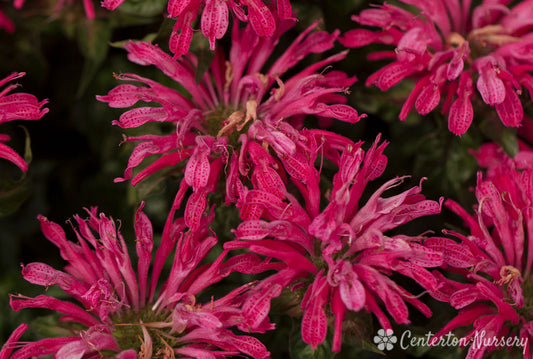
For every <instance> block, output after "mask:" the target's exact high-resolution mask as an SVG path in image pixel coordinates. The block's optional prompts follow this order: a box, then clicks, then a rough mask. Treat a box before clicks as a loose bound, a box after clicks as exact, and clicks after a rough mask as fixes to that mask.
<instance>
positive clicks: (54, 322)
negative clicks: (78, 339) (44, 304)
mask: <svg viewBox="0 0 533 359" xmlns="http://www.w3.org/2000/svg"><path fill="white" fill-rule="evenodd" d="M59 317H60V314H59V313H57V314H50V315H46V316H43V317H38V318H36V319H34V320H33V321H32V322H31V324H30V326H31V328H32V330H33V331H35V333H36V334H37V335H38V336H40V337H42V338H57V337H69V336H72V335H73V333H72V330H70V329H67V327H66V326H65V324H64V323H63V322H61V321H60V320H59ZM72 324H73V323H69V327H70V328H71V327H72ZM80 329H82V327H81V325H80Z"/></svg>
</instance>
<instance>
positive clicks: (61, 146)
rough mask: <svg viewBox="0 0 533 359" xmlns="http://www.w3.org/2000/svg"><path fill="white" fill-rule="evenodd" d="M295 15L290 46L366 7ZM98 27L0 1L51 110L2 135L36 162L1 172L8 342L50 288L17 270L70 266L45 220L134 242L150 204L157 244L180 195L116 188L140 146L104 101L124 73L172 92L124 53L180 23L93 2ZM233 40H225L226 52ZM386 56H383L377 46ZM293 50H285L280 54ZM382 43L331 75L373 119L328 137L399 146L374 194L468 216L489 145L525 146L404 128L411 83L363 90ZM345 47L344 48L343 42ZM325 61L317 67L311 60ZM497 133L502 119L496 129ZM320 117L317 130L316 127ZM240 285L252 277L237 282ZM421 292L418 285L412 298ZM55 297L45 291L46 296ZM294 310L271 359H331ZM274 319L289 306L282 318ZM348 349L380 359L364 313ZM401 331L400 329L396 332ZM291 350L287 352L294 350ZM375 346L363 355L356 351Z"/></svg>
mask: <svg viewBox="0 0 533 359" xmlns="http://www.w3.org/2000/svg"><path fill="white" fill-rule="evenodd" d="M291 2H292V4H293V6H294V8H295V9H296V11H297V16H298V17H299V18H300V19H301V20H300V22H299V23H298V24H297V26H296V27H295V28H294V29H293V30H291V32H289V34H288V35H286V36H285V37H284V38H282V42H283V41H285V42H286V43H287V44H289V43H290V42H291V41H292V40H293V39H294V38H295V36H296V34H297V32H298V31H301V30H302V29H304V28H305V27H306V26H307V25H308V24H309V23H311V22H312V21H314V20H316V19H321V18H322V19H323V24H322V25H321V26H322V28H324V29H326V30H328V31H333V30H335V29H340V30H341V31H347V30H349V29H351V28H353V27H354V26H355V23H354V22H352V21H351V20H350V16H351V15H352V14H355V13H359V12H360V11H361V10H362V9H364V8H367V7H368V6H369V4H370V2H369V1H366V0H335V1H331V0H292V1H291ZM94 3H95V8H96V19H95V20H88V19H87V18H86V16H85V13H84V10H83V6H82V1H66V2H65V5H64V6H63V7H62V8H61V10H60V11H57V10H55V9H54V8H55V6H56V4H57V3H56V1H53V0H27V1H26V3H25V4H24V6H23V8H22V9H20V10H16V9H14V8H13V6H12V1H1V2H0V9H1V10H2V11H3V12H4V13H6V14H7V15H8V16H9V17H10V18H11V19H12V20H13V21H14V23H15V26H16V30H15V32H13V33H7V32H5V31H0V78H4V77H5V76H7V75H8V74H10V73H11V72H14V71H24V72H26V73H27V75H26V76H25V77H24V78H22V79H20V80H19V83H21V84H22V89H20V90H19V91H24V92H28V93H32V94H35V95H36V96H37V97H38V98H39V99H44V98H47V99H49V104H48V105H47V107H49V109H50V112H49V113H48V114H46V115H45V116H44V118H43V119H41V120H40V121H35V122H29V121H24V123H23V125H24V127H22V126H21V123H19V122H17V121H15V122H13V123H8V124H3V125H2V128H1V129H0V131H1V132H2V133H8V134H10V135H11V136H12V140H11V141H10V143H9V144H10V145H11V146H12V147H13V148H15V149H16V150H17V151H18V152H19V153H21V154H25V155H26V157H27V158H28V159H29V158H30V157H31V163H30V167H29V171H28V172H27V173H26V174H24V175H22V174H21V173H20V171H19V170H18V169H17V168H15V166H13V165H11V164H10V163H6V161H2V163H0V197H1V199H0V215H1V216H0V343H3V342H4V341H5V339H6V338H7V336H8V335H9V334H10V332H11V331H12V330H13V329H14V328H15V327H16V326H17V325H18V324H20V323H21V322H23V321H25V322H31V321H32V320H34V319H35V318H36V317H37V316H38V315H40V314H47V313H38V312H36V311H30V310H24V311H21V312H19V313H15V312H12V311H11V310H10V308H9V305H8V301H9V297H8V294H10V293H13V294H14V293H23V294H25V295H28V296H34V295H37V294H42V293H43V288H41V287H37V286H33V285H30V284H28V283H26V282H25V281H24V280H23V279H22V277H21V275H20V263H29V262H32V261H41V262H46V263H49V264H50V265H52V266H54V267H56V268H61V267H62V266H63V265H64V263H62V262H61V260H60V258H59V255H58V252H57V249H56V248H55V247H54V246H53V245H52V244H50V243H49V242H48V241H46V240H45V238H44V236H43V235H42V234H41V231H40V226H39V222H38V221H37V219H36V218H37V215H38V214H42V215H44V216H46V217H48V218H49V219H50V220H52V221H55V222H57V223H60V224H62V225H63V227H64V228H65V230H66V232H67V235H68V236H70V238H71V239H72V238H73V237H72V234H73V233H72V231H70V228H68V227H69V226H70V225H69V224H68V223H67V222H66V221H67V220H68V219H69V218H71V217H72V215H73V214H76V213H79V214H83V212H84V210H83V208H84V207H86V208H88V207H90V206H98V207H99V209H100V210H101V211H102V212H104V213H106V214H108V215H110V216H112V217H113V218H115V219H118V218H119V219H120V221H121V231H122V233H123V234H124V236H125V238H126V239H129V240H130V241H131V240H132V239H133V238H134V235H133V221H132V218H133V214H134V212H135V210H136V209H137V207H138V205H139V203H140V200H146V201H147V204H146V207H145V209H146V213H147V214H148V216H149V217H150V219H151V220H152V222H153V223H154V228H155V232H156V233H161V228H162V226H163V223H164V221H165V218H166V215H167V213H168V208H169V207H170V204H171V201H172V199H173V197H174V194H175V192H176V189H177V183H176V181H175V180H173V179H172V178H165V177H161V178H156V179H155V180H151V181H150V182H147V183H141V184H140V185H138V187H137V188H132V187H131V185H130V184H129V182H124V183H114V182H113V179H114V178H115V177H121V176H122V175H123V171H124V169H125V167H126V163H127V159H128V157H129V154H130V153H131V150H132V146H131V144H126V145H123V146H119V144H120V142H121V139H122V131H121V130H120V129H119V128H118V127H116V126H112V125H111V122H112V121H113V120H115V119H117V118H118V116H119V115H120V114H121V113H122V112H123V111H122V110H120V109H118V110H117V109H110V108H109V107H108V106H107V105H106V104H104V103H100V102H98V101H96V100H95V96H96V95H103V94H106V93H107V92H108V91H109V90H110V89H112V88H113V87H115V86H116V85H117V84H118V81H117V80H116V79H115V78H114V77H113V74H114V73H121V72H133V73H137V74H142V75H143V76H145V77H149V78H153V79H155V80H158V81H168V80H167V79H164V76H163V75H162V74H161V73H159V72H158V71H157V70H155V69H153V68H150V67H142V66H138V65H135V64H133V63H130V62H129V61H128V60H127V58H126V53H125V51H124V50H123V49H122V48H121V43H122V42H123V41H126V40H129V39H148V40H152V41H154V42H157V43H158V44H159V45H160V46H161V47H162V48H163V49H166V48H167V39H168V35H169V33H170V29H171V28H172V25H173V20H171V19H167V18H166V17H165V16H164V12H165V7H166V3H167V1H166V0H126V1H125V3H124V4H123V5H122V6H121V7H120V8H119V9H118V10H116V11H114V12H109V11H107V10H105V9H102V8H99V6H98V2H97V1H94ZM228 44H229V40H228V36H226V37H225V38H224V39H222V40H221V41H219V42H218V46H227V45H228ZM378 47H379V46H378ZM283 48H285V46H284V45H282V46H279V47H278V49H283ZM374 49H375V48H374V47H373V46H368V47H366V48H362V49H352V50H350V52H349V55H348V57H347V58H346V59H345V60H344V61H343V62H342V63H339V64H335V65H334V67H335V69H341V70H344V71H345V72H347V73H348V74H350V75H356V76H357V78H358V79H359V81H358V82H357V83H356V84H355V85H354V86H353V87H352V88H351V89H350V94H349V97H348V98H349V103H350V104H351V105H352V106H353V107H355V108H356V109H357V110H358V111H359V112H364V113H367V114H368V117H367V118H365V119H363V120H361V121H360V122H359V123H357V124H355V125H347V124H342V123H334V124H333V125H332V128H331V130H333V131H335V132H338V133H342V134H344V135H346V136H348V137H350V138H352V139H354V140H359V139H361V140H364V141H366V145H365V148H368V146H369V145H370V143H371V142H372V141H373V140H374V139H375V137H376V135H377V134H378V133H381V134H382V139H384V140H387V141H389V142H390V144H389V146H388V148H387V149H386V151H385V154H386V155H387V156H388V158H389V163H388V167H387V170H386V172H385V174H383V175H382V177H380V178H379V179H378V180H376V181H374V182H375V183H373V184H370V185H369V188H368V190H367V192H366V193H367V196H368V195H370V194H371V193H372V190H373V189H375V188H377V187H378V186H379V185H381V184H382V183H384V182H385V181H386V180H387V179H389V178H392V177H395V176H398V175H412V180H411V181H410V182H409V184H408V185H409V186H414V185H416V184H418V182H419V180H420V178H422V177H427V178H428V179H427V180H426V181H425V182H424V192H423V193H424V194H426V196H427V197H428V198H431V199H438V198H439V197H440V196H444V197H446V198H453V199H454V200H456V201H458V202H459V203H461V204H462V205H464V206H465V208H471V206H472V205H473V203H474V196H473V195H472V193H471V187H472V186H473V185H475V181H474V178H475V172H476V171H477V167H476V162H475V160H474V158H473V157H472V156H471V155H470V154H469V152H468V151H469V149H470V148H477V147H478V146H479V145H480V144H481V143H482V142H484V141H486V140H487V139H493V140H497V141H499V142H500V143H504V144H505V148H506V149H507V150H508V151H509V152H510V153H512V152H513V151H514V150H515V149H516V135H515V134H514V133H513V132H512V131H510V130H503V129H500V131H496V132H495V133H490V132H489V131H488V130H486V129H484V128H493V127H491V126H486V125H484V122H489V121H491V116H493V114H490V113H489V114H487V115H486V116H483V117H484V118H483V120H480V119H475V120H474V126H475V128H471V129H470V130H469V131H468V133H467V134H466V135H464V136H463V137H461V138H458V137H456V136H454V135H453V134H451V133H450V132H449V131H448V129H447V123H446V121H445V119H443V118H442V116H439V115H438V114H435V115H431V116H426V117H424V118H421V117H420V116H418V115H416V114H411V115H410V116H409V118H408V119H407V121H406V122H404V123H402V122H400V121H399V120H398V119H397V116H398V113H399V111H400V108H401V104H402V103H403V100H404V99H405V98H406V97H407V94H408V93H409V91H410V89H411V88H412V84H410V83H402V84H401V85H399V86H396V87H395V88H394V89H393V90H391V91H388V92H386V93H382V92H381V91H380V90H379V89H377V88H375V87H371V88H367V87H365V86H364V81H365V79H366V78H367V77H368V75H369V74H371V73H372V72H374V71H375V70H377V69H378V68H380V67H381V66H382V65H383V64H382V63H379V62H370V61H367V59H366V55H367V54H368V53H369V52H371V51H373V50H374ZM336 50H341V47H340V45H339V46H338V47H337V49H336ZM193 51H195V52H197V53H198V54H199V56H201V58H203V59H206V61H208V60H209V59H210V52H209V50H208V48H207V47H206V41H205V39H203V38H202V37H201V36H200V37H197V38H195V41H194V42H193ZM313 60H316V58H310V59H308V61H313ZM496 122H497V123H499V121H496ZM313 123H314V122H313V121H312V119H310V120H309V121H308V122H307V125H308V126H313ZM220 212H222V214H225V215H217V216H216V218H217V219H216V220H215V221H216V223H214V225H213V226H214V227H216V228H217V229H218V230H217V234H218V235H219V236H220V237H222V236H224V235H225V236H227V238H231V233H230V231H229V229H231V228H234V227H235V225H236V223H238V222H237V220H238V218H237V212H236V211H234V210H233V211H231V210H229V209H227V208H224V207H221V208H218V209H217V214H218V213H220ZM454 223H455V224H457V223H459V222H458V219H457V218H455V217H454V216H452V215H450V214H449V213H448V212H446V210H443V216H440V217H432V218H424V219H422V220H418V221H415V222H414V225H412V226H411V228H408V229H405V231H409V232H410V233H409V234H413V235H414V234H419V233H421V232H423V231H425V230H427V229H432V230H434V231H435V232H436V233H439V231H440V229H441V228H444V227H446V226H450V225H453V224H454ZM234 280H242V279H239V278H237V279H234ZM414 290H415V291H416V290H418V291H419V292H420V288H414ZM58 291H59V290H58V289H56V288H49V289H48V293H49V294H50V293H56V292H58ZM287 305H290V303H283V301H282V300H280V303H274V311H273V313H274V314H273V320H274V321H276V322H277V327H278V330H277V331H274V332H272V333H267V334H266V335H264V336H263V337H262V339H264V341H265V343H266V344H267V346H268V347H269V350H271V351H272V353H273V358H284V357H288V356H289V355H290V356H292V357H293V358H330V357H333V355H332V354H331V351H330V350H329V348H328V344H325V345H324V346H323V347H320V348H319V349H318V350H316V351H315V352H312V351H311V350H310V348H309V347H308V346H306V345H304V343H303V342H302V341H301V338H300V335H299V327H298V325H299V320H298V319H293V318H288V317H285V316H281V315H280V313H281V311H282V308H286V306H287ZM276 308H279V311H278V312H277V311H276V310H277V309H276ZM434 308H436V311H435V316H434V317H433V318H432V319H430V320H426V319H424V318H418V317H417V315H418V313H416V310H415V309H414V308H411V309H412V313H413V315H414V320H413V326H412V327H411V329H412V330H413V331H414V332H418V333H420V335H423V334H424V333H426V332H427V331H428V330H432V331H433V332H436V330H437V329H438V327H439V326H440V325H441V323H443V322H444V321H443V320H442V317H443V316H448V317H449V316H450V315H451V313H450V309H449V307H447V306H446V305H444V304H440V303H435V306H434ZM54 323H56V321H55V319H54V318H50V317H46V318H45V319H39V320H38V321H37V322H35V323H34V333H35V335H38V332H39V330H40V329H39V328H41V329H42V328H47V327H48V328H49V327H50V326H51V325H52V326H53V325H54ZM352 323H353V327H352V328H347V330H349V331H351V332H353V333H354V334H355V335H353V336H352V337H353V338H352V339H347V340H345V344H346V345H344V348H343V352H342V353H341V354H340V355H338V357H342V358H353V357H355V356H354V355H355V354H357V355H358V357H362V358H364V357H383V355H382V354H377V353H376V350H377V349H376V348H375V347H374V346H373V344H372V343H371V342H369V338H371V337H372V336H373V335H374V334H375V332H376V330H377V328H376V327H373V326H372V318H371V317H370V316H368V315H367V314H363V313H359V314H357V315H354V318H353V321H352ZM404 329H405V328H397V331H398V332H401V331H403V330H404ZM285 343H286V345H285ZM361 347H362V348H365V349H367V350H364V351H360V350H359V349H354V348H361ZM458 355H459V356H464V353H462V352H461V351H460V350H459V349H457V350H456V348H452V349H450V350H448V351H446V352H445V353H442V352H439V351H435V350H432V351H430V352H426V351H421V350H418V351H413V352H406V351H395V352H394V353H393V354H392V356H393V357H395V358H401V357H411V356H413V357H427V358H431V357H434V358H444V357H458Z"/></svg>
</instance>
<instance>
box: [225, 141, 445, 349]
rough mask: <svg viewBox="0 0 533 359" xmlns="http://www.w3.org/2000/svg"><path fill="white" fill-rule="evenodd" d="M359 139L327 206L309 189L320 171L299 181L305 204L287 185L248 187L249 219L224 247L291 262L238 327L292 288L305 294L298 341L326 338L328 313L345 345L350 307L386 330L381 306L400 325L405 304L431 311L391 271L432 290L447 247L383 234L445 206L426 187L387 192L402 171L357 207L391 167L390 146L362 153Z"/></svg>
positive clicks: (346, 155)
mask: <svg viewBox="0 0 533 359" xmlns="http://www.w3.org/2000/svg"><path fill="white" fill-rule="evenodd" d="M361 145H362V143H361V142H359V143H352V145H351V146H348V147H347V148H346V149H345V150H344V151H343V152H342V154H341V156H340V157H338V158H337V163H338V165H339V170H338V172H337V173H336V174H335V176H334V178H333V188H332V189H331V192H329V191H328V196H327V199H328V200H329V204H328V205H327V206H326V207H325V208H324V209H323V210H320V209H319V207H318V206H317V205H316V203H315V200H313V199H312V198H311V197H312V193H315V192H320V190H319V188H318V185H319V178H320V172H319V171H316V170H315V171H314V172H313V171H310V170H309V171H307V172H306V173H307V174H308V175H309V176H314V177H315V178H314V180H311V179H308V180H307V181H306V186H300V187H299V189H300V195H301V197H302V198H304V199H305V205H301V204H300V202H299V201H298V200H297V199H296V197H294V196H293V195H291V194H289V193H288V192H287V189H286V187H283V188H282V189H281V191H282V193H284V194H285V196H284V197H283V198H279V197H277V196H276V195H275V194H272V193H270V192H268V191H266V190H262V189H252V190H248V191H247V192H246V194H245V196H244V197H243V203H245V204H246V205H245V206H242V207H241V216H243V217H245V218H246V220H245V221H243V223H242V224H240V225H239V227H238V228H237V229H236V230H235V235H236V240H235V241H232V242H228V243H226V244H225V248H226V249H236V248H249V250H250V251H251V252H254V253H257V254H261V255H265V256H267V257H272V258H277V259H279V260H281V261H282V262H284V263H285V264H286V267H285V268H283V269H282V270H280V271H279V272H278V273H276V274H273V275H271V276H270V277H268V278H266V279H265V280H263V281H262V282H261V283H260V284H258V285H257V286H256V287H255V288H254V291H255V293H256V294H254V295H252V296H251V297H250V298H249V299H247V301H246V303H245V304H244V306H243V310H244V311H245V322H244V323H243V324H241V327H244V328H245V327H246V326H248V327H249V328H254V327H255V326H256V325H260V324H262V323H263V321H264V320H266V318H267V317H266V316H267V314H268V309H269V307H270V300H271V299H272V298H273V297H277V296H279V295H280V293H281V290H282V288H286V287H288V288H291V289H292V290H293V291H294V292H297V293H299V295H298V296H297V297H298V298H303V299H301V303H300V306H301V310H302V312H303V317H302V327H301V330H302V338H303V340H304V341H305V342H306V343H308V344H310V345H311V346H312V347H313V348H316V346H317V345H319V344H320V343H322V342H323V341H324V339H325V337H326V334H327V327H328V318H332V317H334V319H333V320H332V322H333V323H334V324H333V325H334V330H335V331H334V335H333V351H335V352H338V351H340V348H341V338H342V323H343V321H344V320H345V318H346V317H347V316H348V315H349V312H358V311H361V310H366V311H367V312H370V313H373V314H375V315H376V317H377V319H378V320H379V322H380V324H381V326H382V327H383V328H385V329H391V324H390V321H389V319H388V316H387V315H386V314H385V311H386V312H388V314H389V315H390V316H391V317H392V318H393V319H394V320H395V321H396V322H397V323H400V324H407V323H409V322H410V321H409V313H408V309H407V303H410V304H412V305H413V306H414V307H415V308H417V309H418V310H420V311H421V312H422V313H423V314H424V315H426V316H430V315H431V311H430V309H429V308H428V307H427V306H426V305H425V304H424V303H423V302H422V301H420V300H419V299H418V298H417V296H415V295H413V294H411V293H409V292H408V291H407V290H405V289H404V288H402V287H401V286H400V285H399V284H398V283H396V282H395V281H394V280H393V279H391V278H390V275H391V274H392V273H399V274H401V275H404V276H407V277H409V278H412V279H413V280H415V281H416V282H417V283H418V284H420V285H421V287H423V288H425V289H427V290H430V291H434V290H436V289H437V288H438V282H437V280H436V278H435V277H434V276H433V275H432V274H431V273H430V272H429V271H428V270H427V269H426V268H429V267H438V266H440V265H441V264H442V255H441V253H440V252H438V251H434V250H432V249H428V248H426V247H425V246H424V245H423V244H421V243H422V239H423V237H422V236H418V237H409V236H406V235H400V234H398V235H392V234H390V235H389V234H386V233H387V232H388V231H389V230H391V229H394V228H397V227H398V226H400V225H402V224H404V223H407V222H409V221H411V220H413V219H415V218H418V217H421V216H425V215H431V214H437V213H439V212H440V207H441V204H440V203H439V202H435V201H431V200H427V199H425V197H424V196H423V195H422V194H420V192H421V187H420V186H416V187H413V188H411V189H409V190H407V191H404V192H402V193H400V194H397V195H394V196H391V197H382V195H383V193H384V192H385V191H387V190H389V189H391V188H393V187H396V186H398V185H399V184H400V183H401V182H402V181H403V180H404V179H405V178H404V177H401V178H394V179H392V180H390V181H388V182H386V183H385V184H384V185H382V186H381V187H380V188H379V189H378V190H377V191H376V192H375V193H374V194H372V195H371V196H370V198H369V199H368V201H367V202H366V203H365V204H362V203H360V200H361V197H362V195H363V192H364V189H365V187H366V185H367V183H368V182H369V181H371V180H373V179H375V178H377V177H379V176H380V175H381V174H382V173H383V171H384V169H385V166H386V163H387V158H386V157H385V156H384V155H383V150H384V148H385V146H386V143H382V144H379V137H378V139H377V140H376V142H375V143H374V144H373V145H372V147H371V148H370V149H369V150H368V151H367V152H366V153H365V152H364V151H363V149H362V148H361ZM315 151H319V150H318V149H316V150H315ZM313 187H314V188H313ZM299 197H300V196H299ZM252 204H255V205H259V206H261V207H262V208H263V211H262V212H260V215H261V216H262V218H259V217H258V216H257V215H256V212H252V213H247V212H248V211H250V208H251V205H252ZM383 306H384V309H385V311H384V310H383Z"/></svg>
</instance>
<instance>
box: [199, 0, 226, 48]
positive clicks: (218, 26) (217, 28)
mask: <svg viewBox="0 0 533 359" xmlns="http://www.w3.org/2000/svg"><path fill="white" fill-rule="evenodd" d="M228 24H229V21H228V6H227V5H226V1H224V0H206V4H205V8H204V11H203V12H202V20H201V28H202V34H204V36H205V37H207V38H208V39H209V47H210V48H211V50H214V49H215V39H221V38H222V37H223V36H224V34H225V33H226V31H227V30H228Z"/></svg>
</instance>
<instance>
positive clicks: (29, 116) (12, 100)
mask: <svg viewBox="0 0 533 359" xmlns="http://www.w3.org/2000/svg"><path fill="white" fill-rule="evenodd" d="M24 75H25V73H23V72H15V73H12V74H11V75H9V76H8V77H6V78H4V79H3V80H0V86H3V85H5V84H7V83H8V82H10V81H13V80H15V79H18V78H21V77H22V76H24ZM18 86H19V85H18V84H11V85H8V86H6V87H5V88H4V89H2V90H1V91H0V124H2V123H5V122H8V121H13V120H20V119H22V120H38V119H40V118H41V117H43V115H44V114H45V113H47V112H48V109H47V108H42V107H43V106H44V105H45V104H46V103H47V102H48V101H47V100H43V101H39V100H37V98H36V97H35V96H34V95H31V94H29V93H24V92H15V93H11V92H12V91H13V90H14V89H16V88H17V87H18ZM9 139H10V138H9V136H8V135H5V134H0V158H5V159H7V160H9V161H11V162H13V163H14V164H15V165H17V166H18V167H19V168H20V169H21V170H23V171H26V170H27V169H28V164H27V163H26V161H24V159H23V158H22V157H20V155H19V154H18V153H16V152H15V150H13V149H12V148H11V147H9V146H7V145H6V144H5V143H4V142H7V141H9Z"/></svg>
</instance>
